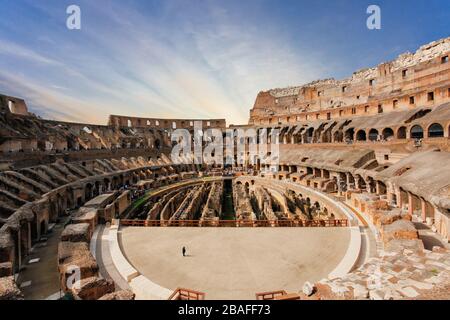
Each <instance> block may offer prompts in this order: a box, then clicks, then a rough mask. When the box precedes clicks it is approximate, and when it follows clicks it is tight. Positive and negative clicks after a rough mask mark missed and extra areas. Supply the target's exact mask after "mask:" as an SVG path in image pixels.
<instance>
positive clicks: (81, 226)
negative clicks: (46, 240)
mask: <svg viewBox="0 0 450 320" xmlns="http://www.w3.org/2000/svg"><path fill="white" fill-rule="evenodd" d="M91 236H92V234H91V233H90V225H89V224H88V223H77V224H69V225H68V226H67V227H66V228H65V229H64V231H63V232H62V234H61V241H69V242H86V243H89V242H90V241H91Z"/></svg>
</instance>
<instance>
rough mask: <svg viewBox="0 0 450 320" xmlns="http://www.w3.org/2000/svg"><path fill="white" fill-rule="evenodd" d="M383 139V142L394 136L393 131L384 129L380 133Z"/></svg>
mask: <svg viewBox="0 0 450 320" xmlns="http://www.w3.org/2000/svg"><path fill="white" fill-rule="evenodd" d="M382 135H383V138H384V139H385V140H387V139H389V138H391V137H393V136H394V130H392V129H391V128H385V129H384V130H383V132H382ZM405 138H406V132H405Z"/></svg>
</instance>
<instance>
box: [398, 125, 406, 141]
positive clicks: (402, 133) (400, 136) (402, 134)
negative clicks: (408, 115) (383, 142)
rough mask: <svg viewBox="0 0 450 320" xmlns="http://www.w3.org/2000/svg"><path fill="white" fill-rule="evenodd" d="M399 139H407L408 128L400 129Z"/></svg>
mask: <svg viewBox="0 0 450 320" xmlns="http://www.w3.org/2000/svg"><path fill="white" fill-rule="evenodd" d="M397 139H406V127H400V128H398V131H397Z"/></svg>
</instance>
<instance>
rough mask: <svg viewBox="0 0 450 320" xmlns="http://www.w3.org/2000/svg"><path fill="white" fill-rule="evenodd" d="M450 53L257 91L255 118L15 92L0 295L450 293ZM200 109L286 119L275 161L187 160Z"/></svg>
mask: <svg viewBox="0 0 450 320" xmlns="http://www.w3.org/2000/svg"><path fill="white" fill-rule="evenodd" d="M449 53H450V38H447V39H442V40H439V41H435V42H432V43H430V44H427V45H424V46H422V47H421V48H419V49H418V50H417V51H416V52H415V53H406V54H403V55H401V56H399V57H398V58H397V59H396V60H394V61H390V62H386V63H382V64H380V65H378V66H376V67H374V68H369V69H365V70H360V71H357V72H355V73H354V74H353V75H352V77H350V78H347V79H343V80H335V79H327V80H320V81H315V82H312V83H310V84H307V85H303V86H298V87H289V88H280V89H273V90H269V91H264V92H260V93H259V94H258V95H257V97H256V101H255V104H254V106H253V108H252V109H251V111H250V118H249V121H248V124H246V125H229V126H227V124H226V122H225V120H224V119H202V120H199V119H156V118H138V117H130V116H119V115H111V116H110V117H109V121H108V124H107V125H99V124H95V125H94V124H83V123H69V122H61V121H54V120H44V119H41V118H40V117H38V116H36V115H34V114H32V113H30V112H29V111H28V108H27V105H26V102H25V101H24V100H23V99H20V98H16V97H11V96H8V95H0V300H16V299H17V300H21V299H27V300H28V299H31V300H35V299H39V300H40V299H51V300H57V299H75V300H133V299H139V300H145V299H157V300H177V299H276V300H352V299H357V300H368V299H371V300H402V299H433V300H436V299H449V298H450V251H448V250H449V248H450V246H449V239H450V62H449ZM26 94H27V93H26V92H24V93H23V95H24V96H26ZM195 124H201V126H202V127H203V128H207V129H212V128H214V129H219V130H221V131H222V132H223V134H224V135H225V133H226V132H232V133H234V132H236V133H237V132H238V131H239V130H248V129H253V130H254V131H256V132H257V133H260V132H268V133H270V132H274V131H275V130H276V131H277V132H278V133H279V135H278V138H277V142H278V144H277V146H278V147H279V156H278V159H277V164H276V165H269V164H266V163H265V162H261V161H253V159H250V157H245V155H246V151H248V150H245V151H244V159H245V161H244V162H243V163H237V162H233V164H232V165H222V164H219V163H214V164H212V165H211V164H205V163H200V164H192V163H184V162H182V163H180V162H175V161H173V158H172V157H171V151H172V147H173V142H172V138H171V136H172V134H173V133H174V131H175V130H177V129H180V128H182V129H186V130H188V131H190V132H193V131H194V125H195ZM237 137H239V135H238V134H236V135H235V136H234V141H236V142H237V140H238V138H237ZM239 139H243V140H244V142H247V143H248V147H247V148H250V146H252V145H253V146H254V145H257V146H258V147H260V146H262V144H265V142H261V141H245V140H246V139H247V138H246V137H240V138H239ZM204 143H205V144H206V141H204ZM182 248H184V249H186V256H184V253H183V254H182Z"/></svg>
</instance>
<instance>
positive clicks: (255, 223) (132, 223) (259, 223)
mask: <svg viewBox="0 0 450 320" xmlns="http://www.w3.org/2000/svg"><path fill="white" fill-rule="evenodd" d="M120 225H122V226H129V227H223V228H236V227H244V228H245V227H252V228H255V227H258V228H262V227H292V228H299V227H310V228H311V227H316V228H318V227H347V226H348V220H347V219H329V220H172V221H169V220H129V219H124V220H120Z"/></svg>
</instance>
